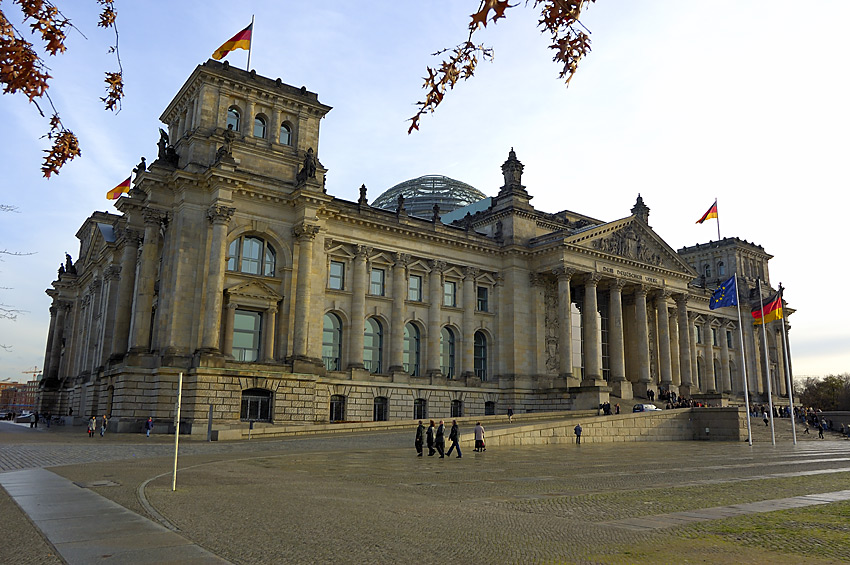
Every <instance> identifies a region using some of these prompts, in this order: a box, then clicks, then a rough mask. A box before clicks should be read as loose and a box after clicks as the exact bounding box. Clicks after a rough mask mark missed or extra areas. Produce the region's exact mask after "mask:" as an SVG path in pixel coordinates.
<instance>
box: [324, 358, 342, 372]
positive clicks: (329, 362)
mask: <svg viewBox="0 0 850 565" xmlns="http://www.w3.org/2000/svg"><path fill="white" fill-rule="evenodd" d="M322 361H323V362H324V363H325V369H327V370H328V371H339V358H338V357H322Z"/></svg>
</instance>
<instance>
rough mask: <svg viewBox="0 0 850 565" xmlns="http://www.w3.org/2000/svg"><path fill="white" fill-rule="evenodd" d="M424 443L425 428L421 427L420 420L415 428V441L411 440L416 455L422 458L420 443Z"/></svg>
mask: <svg viewBox="0 0 850 565" xmlns="http://www.w3.org/2000/svg"><path fill="white" fill-rule="evenodd" d="M424 441H425V426H423V425H422V420H419V426H418V427H417V428H416V439H415V440H413V446H414V447H415V448H416V453H417V455H418V456H419V457H422V443H423V442H424Z"/></svg>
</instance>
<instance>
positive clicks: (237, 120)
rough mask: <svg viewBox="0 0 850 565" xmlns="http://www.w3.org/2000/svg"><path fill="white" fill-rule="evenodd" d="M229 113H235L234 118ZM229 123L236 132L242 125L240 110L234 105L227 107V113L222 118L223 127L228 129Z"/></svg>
mask: <svg viewBox="0 0 850 565" xmlns="http://www.w3.org/2000/svg"><path fill="white" fill-rule="evenodd" d="M231 114H235V119H233V118H234V116H232V115H231ZM231 125H232V126H233V131H235V132H238V131H239V127H240V126H241V125H242V111H241V110H240V109H239V108H238V107H236V106H231V107H230V108H228V109H227V114H226V117H225V119H224V129H230V126H231Z"/></svg>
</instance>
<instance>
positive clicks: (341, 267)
mask: <svg viewBox="0 0 850 565" xmlns="http://www.w3.org/2000/svg"><path fill="white" fill-rule="evenodd" d="M328 288H332V289H334V290H342V289H344V288H345V263H343V262H342V261H331V264H330V267H329V268H328Z"/></svg>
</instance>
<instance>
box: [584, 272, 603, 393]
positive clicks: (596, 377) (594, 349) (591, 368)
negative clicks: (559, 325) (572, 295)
mask: <svg viewBox="0 0 850 565" xmlns="http://www.w3.org/2000/svg"><path fill="white" fill-rule="evenodd" d="M601 278H602V277H601V276H599V275H597V274H595V273H594V274H590V275H588V276H587V277H586V278H585V280H584V305H583V307H582V311H581V314H582V316H581V318H582V319H581V323H582V326H583V330H584V380H583V381H582V383H581V384H582V386H599V385H602V384H604V383H603V382H602V364H601V362H600V361H601V348H600V345H601V339H602V335H601V333H600V327H599V311H598V310H599V308H598V305H597V301H596V287H597V285H598V284H599V281H600V279H601Z"/></svg>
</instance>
